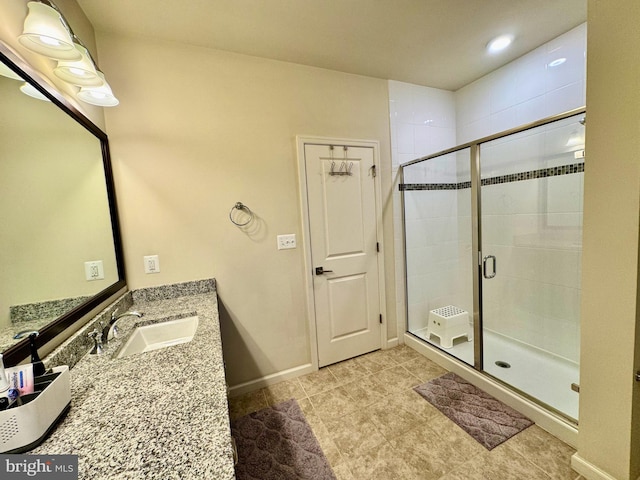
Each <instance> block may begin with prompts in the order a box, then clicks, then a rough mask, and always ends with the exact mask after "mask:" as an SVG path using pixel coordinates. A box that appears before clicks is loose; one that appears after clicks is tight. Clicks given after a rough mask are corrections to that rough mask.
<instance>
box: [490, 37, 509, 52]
mask: <svg viewBox="0 0 640 480" xmlns="http://www.w3.org/2000/svg"><path fill="white" fill-rule="evenodd" d="M511 42H513V35H500V36H499V37H496V38H494V39H493V40H491V41H490V42H489V43H488V44H487V51H488V52H489V53H498V52H501V51H502V50H504V49H505V48H507V47H508V46H509V45H511Z"/></svg>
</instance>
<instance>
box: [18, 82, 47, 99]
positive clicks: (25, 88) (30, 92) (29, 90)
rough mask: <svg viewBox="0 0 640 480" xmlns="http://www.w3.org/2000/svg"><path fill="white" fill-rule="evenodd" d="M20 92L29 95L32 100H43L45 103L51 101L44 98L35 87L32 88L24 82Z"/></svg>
mask: <svg viewBox="0 0 640 480" xmlns="http://www.w3.org/2000/svg"><path fill="white" fill-rule="evenodd" d="M20 91H21V92H22V93H24V94H25V95H29V96H30V97H32V98H36V99H38V100H44V101H45V102H50V101H51V100H49V99H48V98H47V97H45V96H44V95H43V94H42V93H41V92H40V90H38V89H37V88H36V87H34V86H33V85H31V84H30V83H27V82H24V83H23V84H22V85H21V86H20Z"/></svg>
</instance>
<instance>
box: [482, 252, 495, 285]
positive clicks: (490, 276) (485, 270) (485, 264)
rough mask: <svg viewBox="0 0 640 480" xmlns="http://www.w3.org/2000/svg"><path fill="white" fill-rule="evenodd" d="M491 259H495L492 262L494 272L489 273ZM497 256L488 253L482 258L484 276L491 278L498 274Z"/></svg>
mask: <svg viewBox="0 0 640 480" xmlns="http://www.w3.org/2000/svg"><path fill="white" fill-rule="evenodd" d="M489 260H493V261H492V262H491V263H492V264H493V272H492V273H490V274H488V273H487V262H488V261H489ZM496 271H497V270H496V257H495V256H494V255H487V256H486V257H484V258H483V259H482V276H483V277H484V278H486V279H490V278H493V277H495V276H496Z"/></svg>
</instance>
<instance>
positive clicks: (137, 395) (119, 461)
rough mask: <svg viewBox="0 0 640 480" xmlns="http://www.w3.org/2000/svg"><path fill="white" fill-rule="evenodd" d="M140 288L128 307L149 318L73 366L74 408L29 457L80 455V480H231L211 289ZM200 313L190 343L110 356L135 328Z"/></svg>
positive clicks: (128, 323) (123, 327) (130, 321)
mask: <svg viewBox="0 0 640 480" xmlns="http://www.w3.org/2000/svg"><path fill="white" fill-rule="evenodd" d="M181 285H186V284H181ZM213 285H215V283H214V284H213ZM214 288H215V286H214ZM142 292H143V294H141V295H136V292H134V293H133V305H132V308H133V309H135V310H138V311H140V312H143V313H144V317H143V318H141V319H140V318H136V317H131V316H128V317H124V318H122V319H121V320H119V321H118V325H119V329H120V332H121V335H120V337H119V338H117V339H115V340H112V341H111V342H109V344H108V345H106V348H105V353H104V354H102V355H85V356H84V357H82V358H81V359H80V360H79V361H78V362H77V364H76V365H75V366H74V368H73V369H72V370H71V390H72V391H71V395H72V407H71V410H70V411H69V413H68V414H67V415H66V417H65V418H64V420H63V421H62V422H61V423H60V424H59V425H58V426H57V428H56V429H55V430H54V431H53V432H52V434H51V435H50V437H49V438H48V439H47V440H46V441H45V442H44V443H43V444H42V445H40V446H39V447H38V448H36V449H34V450H32V451H31V453H33V454H40V455H53V454H76V455H78V460H79V478H80V479H96V480H99V479H115V478H117V479H163V480H164V479H181V480H182V479H199V480H200V479H212V480H214V479H215V480H218V479H220V480H226V479H232V478H235V477H234V468H233V454H232V447H231V433H230V430H229V414H228V407H227V392H226V383H225V376H224V363H223V359H222V343H221V339H220V326H219V319H218V305H217V298H216V293H215V290H213V291H212V292H209V293H197V294H192V295H184V294H182V296H175V292H174V293H173V294H172V295H174V296H173V298H168V299H162V298H163V296H166V295H164V293H163V292H166V291H165V290H162V289H149V292H151V293H150V294H145V293H144V291H142ZM126 295H131V293H127V294H126ZM168 296H171V295H168ZM194 314H196V315H197V316H198V321H199V323H198V328H197V331H196V334H195V336H194V338H193V340H192V341H191V342H189V343H184V344H180V345H174V346H171V347H168V348H164V349H160V350H155V351H151V352H146V353H141V354H137V355H131V356H129V357H125V358H120V359H116V358H113V355H114V354H115V353H116V352H117V350H118V348H119V347H120V345H121V344H122V342H123V341H125V340H126V338H127V337H128V334H129V333H130V332H131V331H132V329H133V328H134V327H135V325H136V324H138V323H148V322H150V321H151V322H156V321H163V320H167V319H173V318H179V317H186V316H192V315H194ZM86 334H87V333H86V329H85V331H84V332H82V333H81V335H86ZM45 363H46V362H45Z"/></svg>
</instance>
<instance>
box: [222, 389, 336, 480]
mask: <svg viewBox="0 0 640 480" xmlns="http://www.w3.org/2000/svg"><path fill="white" fill-rule="evenodd" d="M231 434H232V435H233V438H234V439H235V441H236V446H237V449H238V464H237V465H236V478H237V480H302V479H314V480H316V479H317V480H336V477H335V476H334V475H333V471H332V470H331V466H330V465H329V462H328V461H327V458H326V457H325V456H324V453H323V452H322V449H321V448H320V445H319V444H318V440H317V439H316V437H315V435H314V434H313V431H312V430H311V427H310V426H309V424H308V423H307V420H306V419H305V418H304V414H303V413H302V410H300V406H299V405H298V402H296V401H295V400H294V399H291V400H287V401H286V402H282V403H278V404H277V405H274V406H272V407H268V408H265V409H262V410H260V411H258V412H254V413H250V414H249V415H245V416H244V417H240V418H238V419H236V420H233V421H232V422H231Z"/></svg>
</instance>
